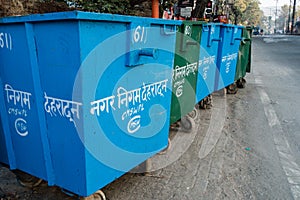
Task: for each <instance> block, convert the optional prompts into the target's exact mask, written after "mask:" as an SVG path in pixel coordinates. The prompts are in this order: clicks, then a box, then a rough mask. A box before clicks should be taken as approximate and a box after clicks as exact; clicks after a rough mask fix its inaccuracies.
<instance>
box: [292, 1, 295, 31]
mask: <svg viewBox="0 0 300 200" xmlns="http://www.w3.org/2000/svg"><path fill="white" fill-rule="evenodd" d="M295 13H296V0H294V7H293V16H292V30H291V34H293V32H294V22H295Z"/></svg>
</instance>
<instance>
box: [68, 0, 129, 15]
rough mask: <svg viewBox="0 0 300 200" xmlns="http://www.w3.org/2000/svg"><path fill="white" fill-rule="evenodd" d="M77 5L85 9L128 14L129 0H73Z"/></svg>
mask: <svg viewBox="0 0 300 200" xmlns="http://www.w3.org/2000/svg"><path fill="white" fill-rule="evenodd" d="M72 2H74V3H76V6H77V7H80V8H81V9H83V10H85V11H92V12H102V13H113V14H128V13H129V11H130V10H129V9H128V8H130V1H129V0H73V1H72Z"/></svg>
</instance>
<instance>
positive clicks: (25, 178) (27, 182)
mask: <svg viewBox="0 0 300 200" xmlns="http://www.w3.org/2000/svg"><path fill="white" fill-rule="evenodd" d="M13 172H14V174H15V175H16V178H17V181H18V183H19V184H20V185H22V186H23V187H28V188H34V187H37V186H39V185H40V184H41V183H42V181H43V179H40V178H37V177H34V176H32V175H29V174H27V173H25V172H22V171H19V170H15V171H13Z"/></svg>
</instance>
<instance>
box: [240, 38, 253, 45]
mask: <svg viewBox="0 0 300 200" xmlns="http://www.w3.org/2000/svg"><path fill="white" fill-rule="evenodd" d="M251 41H252V40H251V39H249V38H243V39H242V43H243V44H246V42H251Z"/></svg>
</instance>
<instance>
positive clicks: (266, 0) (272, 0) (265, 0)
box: [260, 0, 299, 8]
mask: <svg viewBox="0 0 300 200" xmlns="http://www.w3.org/2000/svg"><path fill="white" fill-rule="evenodd" d="M260 3H261V4H260V6H261V7H273V6H275V7H276V0H260ZM293 3H294V0H292V4H293ZM297 3H298V2H297ZM284 4H287V5H290V0H278V4H277V6H278V8H280V7H281V6H283V5H284ZM298 4H299V3H298Z"/></svg>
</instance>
